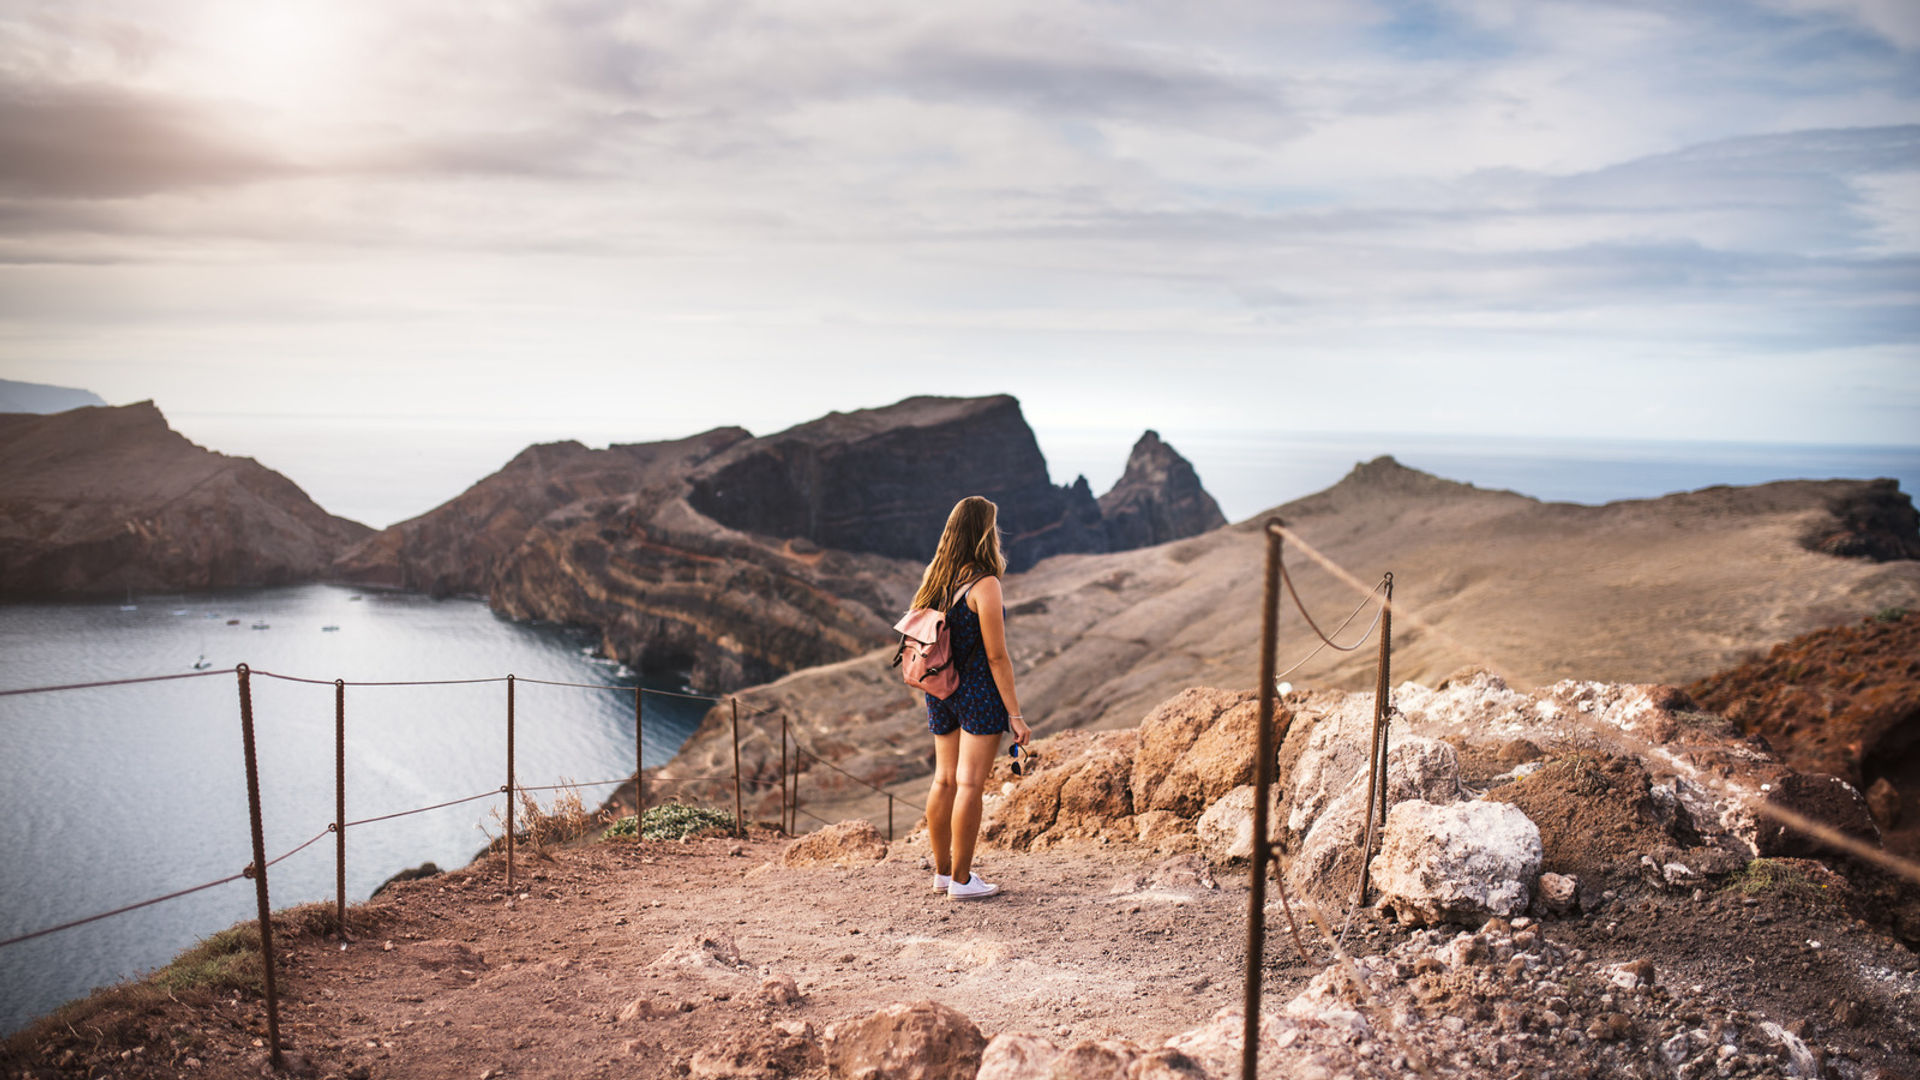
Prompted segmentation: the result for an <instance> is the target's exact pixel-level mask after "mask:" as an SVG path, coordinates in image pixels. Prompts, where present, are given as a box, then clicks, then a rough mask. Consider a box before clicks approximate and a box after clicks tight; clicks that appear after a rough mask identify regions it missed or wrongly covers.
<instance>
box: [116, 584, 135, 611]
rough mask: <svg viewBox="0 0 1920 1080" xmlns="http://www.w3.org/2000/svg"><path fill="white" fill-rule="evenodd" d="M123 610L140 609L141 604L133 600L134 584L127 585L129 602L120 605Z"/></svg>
mask: <svg viewBox="0 0 1920 1080" xmlns="http://www.w3.org/2000/svg"><path fill="white" fill-rule="evenodd" d="M120 610H121V611H139V610H140V605H139V604H136V603H134V602H133V586H131V585H129V586H127V602H126V603H124V604H121V605H120Z"/></svg>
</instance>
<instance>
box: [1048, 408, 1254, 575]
mask: <svg viewBox="0 0 1920 1080" xmlns="http://www.w3.org/2000/svg"><path fill="white" fill-rule="evenodd" d="M1082 482H1083V483H1084V478H1083V480H1082ZM1100 517H1101V519H1102V521H1103V523H1104V527H1105V529H1106V534H1107V546H1108V549H1109V550H1111V551H1127V550H1130V549H1132V548H1141V547H1151V546H1152V545H1154V544H1164V543H1166V542H1168V541H1170V540H1180V539H1184V538H1185V537H1189V536H1196V535H1198V534H1200V533H1203V532H1206V531H1207V530H1209V529H1217V528H1219V527H1220V526H1222V525H1225V524H1226V523H1227V519H1226V516H1225V515H1223V514H1221V513H1220V506H1219V504H1218V503H1216V502H1214V501H1213V496H1211V495H1209V494H1207V490H1206V488H1204V487H1201V486H1200V477H1199V474H1197V473H1195V472H1194V471H1193V465H1192V464H1191V463H1190V462H1188V461H1187V459H1186V458H1184V457H1181V456H1180V453H1179V451H1177V450H1175V449H1174V448H1173V447H1171V446H1169V445H1167V443H1166V442H1165V441H1163V440H1162V439H1161V438H1160V433H1159V432H1157V431H1153V430H1151V429H1149V430H1148V431H1147V432H1146V434H1144V435H1141V436H1140V440H1139V441H1138V442H1136V443H1134V444H1133V452H1132V453H1130V454H1128V455H1127V469H1126V472H1124V473H1122V474H1121V476H1120V481H1119V483H1116V484H1115V485H1113V489H1112V490H1111V491H1108V492H1107V493H1106V494H1105V495H1102V496H1100Z"/></svg>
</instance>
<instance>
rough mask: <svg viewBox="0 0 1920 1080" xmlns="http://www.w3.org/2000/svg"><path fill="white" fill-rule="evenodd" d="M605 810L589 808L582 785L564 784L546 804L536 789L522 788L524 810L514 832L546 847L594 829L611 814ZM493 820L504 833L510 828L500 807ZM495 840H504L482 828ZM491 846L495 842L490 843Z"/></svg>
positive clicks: (524, 838) (495, 841)
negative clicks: (565, 785)
mask: <svg viewBox="0 0 1920 1080" xmlns="http://www.w3.org/2000/svg"><path fill="white" fill-rule="evenodd" d="M560 782H561V783H563V784H571V783H573V781H571V780H569V779H567V778H566V777H561V778H560ZM608 816H609V815H608V814H607V813H606V812H605V811H600V812H594V811H591V810H588V809H587V807H586V804H585V803H583V802H581V801H580V791H579V789H578V788H574V787H566V788H562V789H561V790H560V792H559V793H558V794H556V795H555V796H554V797H553V802H552V803H550V804H549V805H547V806H545V807H542V806H541V805H540V800H538V799H536V798H535V797H534V795H533V793H532V792H530V791H522V792H520V813H519V817H518V819H517V820H515V821H514V823H513V824H514V836H515V837H516V838H517V839H519V840H522V841H524V842H526V843H529V844H532V845H533V846H534V848H535V849H536V850H544V849H545V848H546V847H547V845H549V844H565V843H569V842H571V841H574V840H578V839H580V838H581V837H583V836H585V835H587V834H588V833H590V832H592V831H593V829H594V827H595V826H597V825H600V824H601V823H603V822H605V821H606V820H607V818H608ZM493 823H494V825H495V826H497V827H498V828H499V830H500V831H501V832H502V833H505V832H506V824H507V823H506V818H505V817H504V816H503V815H502V814H501V813H500V810H499V808H498V807H495V808H494V810H493ZM481 831H482V832H485V833H486V834H487V836H488V838H489V839H490V840H492V841H493V843H494V844H498V843H499V842H500V841H499V839H498V838H497V837H495V836H494V834H493V832H492V831H491V830H488V829H486V828H484V827H483V828H482V829H481ZM489 846H490V847H491V846H492V845H489Z"/></svg>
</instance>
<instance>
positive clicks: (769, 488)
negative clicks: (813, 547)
mask: <svg viewBox="0 0 1920 1080" xmlns="http://www.w3.org/2000/svg"><path fill="white" fill-rule="evenodd" d="M1188 471H1189V473H1191V471H1192V470H1191V469H1189V470H1188ZM968 495H984V496H986V497H987V498H989V499H992V500H993V501H994V502H995V503H996V504H998V505H999V507H1000V531H1001V532H1002V534H1004V537H1005V540H1006V550H1007V559H1008V562H1009V564H1010V566H1011V567H1012V568H1013V569H1016V570H1021V569H1025V568H1027V567H1029V566H1032V565H1033V564H1034V563H1036V562H1039V561H1040V560H1041V559H1044V558H1046V557H1048V556H1049V555H1059V554H1062V553H1066V552H1084V551H1105V550H1107V548H1108V544H1107V539H1106V532H1105V529H1104V527H1103V525H1102V522H1101V508H1100V506H1099V504H1097V503H1096V502H1095V501H1094V499H1093V494H1092V492H1091V491H1090V490H1089V489H1088V487H1087V484H1086V481H1085V480H1084V479H1081V480H1080V481H1079V482H1077V483H1075V484H1074V485H1072V486H1070V487H1057V486H1055V485H1054V484H1053V483H1052V482H1051V481H1050V480H1049V479H1048V477H1047V462H1046V459H1045V458H1043V457H1042V456H1041V455H1040V446H1039V444H1038V443H1037V442H1036V441H1035V440H1034V437H1033V429H1031V428H1029V427H1028V426H1027V422H1026V419H1025V418H1024V417H1023V416H1021V414H1020V403H1019V402H1018V401H1015V400H1014V399H1013V398H1011V397H1008V396H1006V395H1004V394H1003V395H999V396H996V397H986V398H933V397H918V398H908V399H907V400H905V401H902V402H899V403H897V404H894V405H889V406H887V407H885V408H881V409H863V410H861V411H859V412H853V413H831V414H829V415H827V416H825V417H822V418H821V419H819V420H815V421H812V422H810V423H806V424H801V425H800V426H798V427H794V428H789V429H788V430H786V431H783V432H780V433H779V434H777V435H769V436H767V437H765V438H762V439H755V440H754V441H753V442H751V443H747V444H743V445H740V446H737V447H735V448H734V449H733V450H732V452H730V453H729V454H727V455H724V457H723V458H722V459H719V460H716V461H715V462H714V463H713V465H712V466H711V467H710V468H707V469H704V470H702V472H701V474H700V475H699V476H697V477H696V478H694V480H693V484H692V489H691V492H690V494H689V496H688V502H689V503H690V504H691V505H692V506H693V508H694V509H696V510H698V511H700V512H701V513H703V514H706V515H707V516H709V517H711V518H713V519H714V520H715V521H718V522H720V523H722V524H724V525H728V526H730V527H732V528H736V529H740V530H743V531H746V532H753V533H761V534H764V535H768V536H778V537H800V538H804V539H806V540H808V541H810V542H812V543H815V544H818V545H820V546H821V547H827V548H838V549H840V550H842V551H863V552H871V553H873V554H875V555H887V556H891V557H893V558H896V559H915V560H921V561H924V560H925V559H926V558H927V557H928V556H929V555H930V554H931V553H932V552H933V548H934V545H935V544H937V543H938V542H939V540H940V530H941V528H942V527H944V526H945V525H946V520H947V512H948V511H949V510H951V509H952V508H953V504H954V503H956V502H959V501H960V500H961V499H962V498H964V497H966V496H968ZM1209 502H1211V500H1209Z"/></svg>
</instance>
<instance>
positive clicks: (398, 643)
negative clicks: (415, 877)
mask: <svg viewBox="0 0 1920 1080" xmlns="http://www.w3.org/2000/svg"><path fill="white" fill-rule="evenodd" d="M123 599H124V598H123ZM131 605H132V607H133V609H134V610H123V605H122V603H121V602H120V601H114V602H107V603H93V604H11V605H0V689H15V688H22V687H30V686H46V685H56V684H67V683H80V682H91V681H97V680H104V679H113V678H120V677H127V676H141V675H172V674H180V673H184V672H188V671H190V670H192V667H193V665H194V664H195V663H196V662H204V663H206V664H208V665H209V666H210V667H211V668H212V669H219V668H231V667H233V666H235V665H237V664H240V663H245V664H247V665H248V666H249V667H250V668H252V669H253V670H254V672H255V674H254V675H253V678H252V680H251V682H252V699H253V711H254V719H255V727H256V741H257V744H258V759H259V770H260V783H261V789H262V802H263V810H262V817H263V826H264V832H265V836H266V848H267V852H268V858H270V859H271V858H274V857H276V856H277V855H279V854H280V853H282V852H285V851H288V850H290V849H292V848H293V847H295V846H297V845H299V844H301V843H302V842H304V841H306V840H308V839H310V838H312V837H313V836H315V835H316V834H318V833H321V832H322V831H323V830H325V829H326V828H327V825H328V823H330V822H331V821H333V819H334V688H333V686H332V685H331V681H332V680H333V679H336V678H344V679H346V680H348V681H350V682H372V681H388V680H413V679H469V678H487V677H494V676H504V675H506V674H509V673H512V674H514V675H516V676H519V677H520V678H521V679H525V678H539V679H549V680H554V681H561V682H580V683H596V684H612V685H620V686H632V685H634V684H635V682H636V681H637V680H636V679H635V677H634V676H633V674H632V673H631V672H628V671H626V670H624V669H622V668H620V667H619V666H618V665H616V664H613V663H611V662H609V661H606V660H603V659H598V658H595V657H593V656H592V655H591V653H592V651H593V643H594V639H593V638H592V637H590V636H587V635H585V634H583V633H581V632H579V631H573V630H567V629H564V628H558V627H546V626H529V625H524V624H516V623H512V622H509V621H507V620H505V619H501V618H498V617H496V616H495V615H493V614H492V613H491V612H490V611H488V609H487V607H486V605H485V604H483V603H481V602H479V601H475V600H433V599H429V598H426V597H422V596H414V595H406V594H393V593H377V592H368V593H360V592H356V591H354V590H351V589H347V588H342V587H336V586H327V585H313V586H303V587H296V588H283V589H263V590H247V591H234V592H221V593H213V594H206V593H194V594H165V595H159V594H156V595H145V594H140V595H134V596H133V597H131ZM235 619H237V620H238V623H237V624H232V625H230V624H229V620H235ZM255 624H263V625H264V626H265V627H266V629H261V630H256V629H253V627H254V625H255ZM330 626H331V627H337V629H334V630H327V629H324V628H325V627H330ZM263 671H271V672H278V673H281V674H287V675H296V676H302V677H308V678H315V679H320V680H324V681H326V683H327V684H328V685H318V686H316V685H307V684H301V683H292V682H283V681H280V680H276V679H273V678H268V677H265V676H264V675H262V674H260V672H263ZM658 688H662V689H673V687H670V686H666V685H664V684H663V685H662V686H661V687H658ZM706 708H707V703H706V702H704V701H690V700H683V699H676V698H670V697H666V696H664V695H662V696H650V697H649V698H648V699H647V710H646V717H645V736H646V762H647V764H648V765H655V764H659V763H662V762H664V761H666V760H667V759H669V758H670V757H672V755H673V754H674V753H675V752H676V751H677V750H678V749H679V747H680V744H681V743H682V742H684V741H685V740H686V737H687V736H688V735H689V734H691V733H692V731H693V729H694V728H695V727H696V726H697V725H698V723H699V720H700V717H701V716H702V715H703V713H704V711H705V709H706ZM515 714H516V720H515V747H514V757H515V772H516V779H517V781H518V783H520V784H521V785H523V786H525V785H542V784H553V783H558V782H561V781H563V780H565V781H574V782H579V783H588V782H592V781H599V780H611V779H615V778H623V777H626V776H630V775H631V774H632V772H633V749H634V746H633V739H634V731H633V695H632V693H631V692H630V691H612V690H580V689H566V688H560V687H550V686H539V685H534V684H529V683H526V682H524V681H517V682H516V687H515ZM346 718H347V721H346V763H347V767H346V771H347V819H348V820H349V821H353V820H357V819H360V818H365V817H374V816H379V815H383V814H387V813H392V812H394V811H399V810H406V809H411V808H413V807H419V806H425V805H429V804H433V803H439V802H444V801H446V800H449V799H457V798H461V797H464V796H468V795H474V794H479V793H481V792H488V791H494V790H495V789H498V788H499V787H500V786H501V785H502V784H503V783H504V782H505V779H506V777H505V771H506V686H505V685H504V683H484V684H477V685H453V686H423V687H398V686H395V687H371V686H369V687H360V686H353V687H349V688H348V689H347V693H346ZM0 732H4V737H5V740H6V745H7V752H6V753H5V754H4V755H0V815H3V816H4V820H5V822H6V826H5V828H4V829H0V866H5V867H6V872H5V874H4V877H0V940H5V939H7V938H11V937H14V936H16V935H19V934H24V933H28V932H31V931H34V930H37V929H40V928H42V927H45V926H50V925H55V924H58V923H62V922H66V921H69V920H72V919H75V918H79V917H82V916H85V915H90V914H94V913H96V912H102V911H108V910H111V909H114V908H117V907H120V906H122V905H125V904H130V903H134V902H136V901H140V900H144V899H147V898H149V897H153V896H158V895H161V894H164V893H168V892H172V891H174V890H176V889H181V888H185V887H188V886H192V885H197V884H200V883H202V882H205V881H211V880H214V879H216V878H222V877H226V876H227V875H229V874H233V873H237V872H239V871H240V870H241V869H242V868H243V867H245V866H246V865H247V864H248V863H249V862H250V861H251V860H252V849H251V839H250V833H249V829H248V818H247V788H246V774H245V769H244V764H243V757H242V751H241V735H240V732H241V728H240V712H239V694H238V686H237V680H236V677H235V676H234V675H232V674H218V675H210V676H207V677H202V678H190V679H183V680H178V681H171V682H159V683H146V684H140V685H133V686H118V687H103V688H98V689H88V690H72V691H64V692H58V693H47V694H34V695H24V696H15V697H4V698H0ZM610 791H612V787H611V786H610V785H609V786H602V787H593V788H583V789H581V792H580V794H581V798H582V801H583V802H585V803H586V804H587V805H588V806H589V807H593V806H596V805H598V804H599V802H600V801H601V800H602V799H603V798H604V797H605V795H606V794H607V793H609V792H610ZM554 795H555V793H554V792H543V793H540V795H539V797H540V798H541V801H542V804H543V805H550V804H551V802H552V799H553V797H554ZM502 806H503V801H502V797H501V796H499V795H494V796H493V797H491V798H486V799H481V800H477V801H474V802H469V803H464V804H461V805H458V806H452V807H447V808H445V809H441V810H436V811H432V812H429V813H423V814H417V815H413V816H410V817H403V818H397V819H394V820H390V821H382V822H377V823H372V824H368V825H362V826H357V827H354V828H352V829H350V830H349V831H348V834H347V836H348V840H347V890H346V891H347V898H348V900H349V902H353V901H359V900H364V899H365V898H366V897H367V896H368V895H370V894H371V893H372V891H373V889H374V888H375V887H376V886H377V885H379V883H380V882H382V881H384V880H386V879H387V878H388V877H390V876H392V875H393V874H394V873H395V872H397V871H400V870H403V869H406V868H408V867H412V866H417V865H419V864H420V863H423V862H429V861H431V862H434V863H437V864H439V865H440V866H441V867H443V868H451V867H456V866H461V865H464V864H465V863H466V862H467V861H468V860H469V859H471V858H472V857H473V855H474V854H475V853H476V852H478V851H479V850H480V849H481V848H482V847H484V846H485V845H486V844H487V843H488V840H489V835H488V834H489V833H491V834H492V835H498V834H499V833H500V831H501V830H500V826H499V824H498V822H497V821H496V820H495V818H494V814H495V812H496V811H498V810H499V809H500V808H501V807H502ZM270 884H271V887H272V892H271V900H272V903H273V906H274V907H275V908H281V907H286V906H290V905H293V904H297V903H303V902H306V901H314V900H329V901H330V900H331V899H332V898H333V895H334V839H333V837H332V835H330V834H329V835H326V836H324V837H323V838H322V839H321V840H320V841H319V842H318V843H315V844H314V845H312V846H311V847H308V848H306V849H305V850H304V851H301V852H300V853H299V854H296V855H294V856H292V857H291V858H288V859H287V860H286V861H285V862H282V863H280V864H278V865H276V866H274V867H272V870H271V874H270ZM254 910H255V901H254V893H253V886H252V883H251V882H249V881H245V880H241V881H235V882H231V883H229V884H226V885H222V886H219V887H217V888H213V889H209V890H206V891H203V892H198V893H194V894H192V895H189V896H186V897H182V898H180V899H177V900H172V901H168V902H166V903H163V904H158V905H154V906H152V907H146V908H142V909H139V910H137V911H134V912H131V913H128V914H125V915H120V916H116V917H114V918H111V919H106V920H103V921H100V922H96V923H92V924H89V925H86V926H81V927H77V928H75V929H72V930H66V931H62V932H59V933H56V934H51V935H48V936H45V937H40V938H36V939H33V940H30V941H26V942H23V943H21V944H17V945H12V946H9V947H6V948H0V1031H4V1032H8V1033H10V1032H12V1031H14V1030H17V1029H18V1028H19V1027H21V1026H22V1025H24V1024H25V1023H26V1022H27V1021H29V1020H31V1019H32V1018H33V1017H35V1016H37V1015H40V1014H42V1013H44V1012H46V1011H48V1010H49V1009H52V1008H53V1007H54V1006H56V1005H58V1004H60V1003H61V1002H62V1001H65V1000H68V999H70V998H73V997H76V996H79V995H82V994H85V993H87V992H88V991H89V990H91V989H92V988H94V987H97V986H101V985H104V984H107V983H111V982H115V981H118V980H120V979H123V978H126V977H128V976H132V975H135V974H138V973H140V972H143V971H148V970H151V969H153V968H156V967H159V966H161V965H163V964H165V963H166V962H167V961H168V960H170V959H172V958H173V956H175V955H176V954H177V953H179V952H180V950H182V949H184V948H186V947H187V946H189V945H191V944H193V943H194V942H195V941H196V940H198V939H199V938H202V937H204V936H206V935H208V934H210V933H213V932H214V931H216V930H220V929H224V928H225V927H227V926H230V925H232V924H233V923H235V922H238V921H240V920H242V919H246V918H249V917H251V916H252V915H253V913H254Z"/></svg>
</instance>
